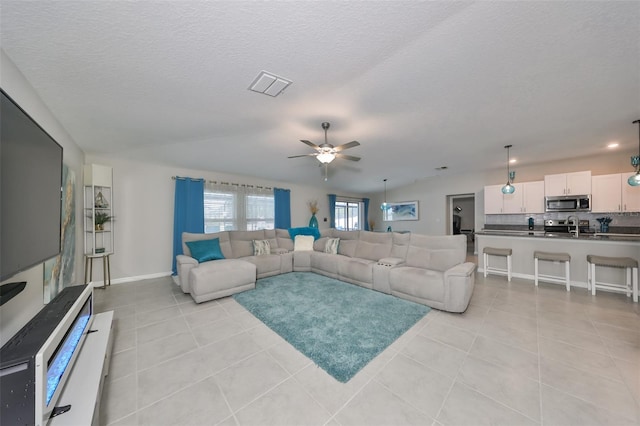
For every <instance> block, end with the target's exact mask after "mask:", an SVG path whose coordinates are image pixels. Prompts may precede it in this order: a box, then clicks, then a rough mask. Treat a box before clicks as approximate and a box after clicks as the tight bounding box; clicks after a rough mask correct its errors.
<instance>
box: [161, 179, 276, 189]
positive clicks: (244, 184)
mask: <svg viewBox="0 0 640 426" xmlns="http://www.w3.org/2000/svg"><path fill="white" fill-rule="evenodd" d="M171 179H173V180H176V179H194V180H202V181H204V182H206V183H211V184H213V185H229V186H238V187H241V188H257V189H267V190H272V189H273V188H272V187H270V186H261V185H250V184H246V183H235V182H222V181H220V182H218V181H217V180H205V179H203V178H187V177H182V176H171Z"/></svg>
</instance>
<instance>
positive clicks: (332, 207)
mask: <svg viewBox="0 0 640 426" xmlns="http://www.w3.org/2000/svg"><path fill="white" fill-rule="evenodd" d="M327 196H328V197H329V220H330V221H329V227H331V228H335V227H336V194H328V195H327Z"/></svg>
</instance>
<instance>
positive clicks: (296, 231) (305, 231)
mask: <svg viewBox="0 0 640 426" xmlns="http://www.w3.org/2000/svg"><path fill="white" fill-rule="evenodd" d="M296 235H313V239H314V241H315V240H317V239H318V238H320V230H318V228H312V227H310V226H304V227H301V228H289V236H290V237H291V239H292V240H294V241H295V239H296Z"/></svg>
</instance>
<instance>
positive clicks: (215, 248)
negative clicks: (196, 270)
mask: <svg viewBox="0 0 640 426" xmlns="http://www.w3.org/2000/svg"><path fill="white" fill-rule="evenodd" d="M186 244H187V247H189V251H190V252H191V257H193V258H194V259H196V260H197V261H198V262H199V263H202V262H207V261H209V260H219V259H224V255H223V254H222V250H221V249H220V240H219V239H218V238H214V239H212V240H200V241H187V242H186Z"/></svg>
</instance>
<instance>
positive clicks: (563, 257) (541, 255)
mask: <svg viewBox="0 0 640 426" xmlns="http://www.w3.org/2000/svg"><path fill="white" fill-rule="evenodd" d="M533 259H534V261H533V264H534V277H535V283H536V287H538V281H539V280H542V281H548V282H552V283H560V284H564V285H565V286H566V287H567V291H571V267H570V263H571V256H570V255H569V253H553V252H546V251H534V252H533ZM540 260H547V261H549V262H564V277H560V276H556V275H548V274H540V273H539V272H538V261H540Z"/></svg>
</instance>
